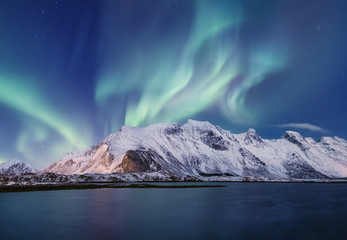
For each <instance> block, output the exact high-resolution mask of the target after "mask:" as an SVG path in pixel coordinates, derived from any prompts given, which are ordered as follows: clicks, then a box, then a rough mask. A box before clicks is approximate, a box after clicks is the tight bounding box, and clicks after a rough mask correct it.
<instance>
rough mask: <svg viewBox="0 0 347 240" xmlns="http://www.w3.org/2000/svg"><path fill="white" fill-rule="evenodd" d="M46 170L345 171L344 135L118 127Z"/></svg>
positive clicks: (282, 175)
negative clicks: (263, 134) (266, 134)
mask: <svg viewBox="0 0 347 240" xmlns="http://www.w3.org/2000/svg"><path fill="white" fill-rule="evenodd" d="M46 171H47V172H53V173H58V174H86V173H122V174H124V173H154V172H162V173H163V172H165V173H168V174H170V175H171V176H195V177H201V176H239V177H247V178H248V177H250V178H252V177H264V178H269V179H270V178H271V179H292V178H298V179H311V178H316V179H317V178H320V179H321V178H332V177H338V178H341V177H347V141H345V140H343V139H341V138H338V137H334V138H331V137H324V138H322V139H321V140H320V141H315V140H314V139H312V138H304V137H303V136H301V135H300V134H299V133H297V132H293V131H287V132H286V133H285V135H284V136H283V137H282V138H280V139H274V140H269V139H263V138H262V137H260V136H259V135H258V134H257V133H256V132H255V130H254V129H250V130H248V132H246V133H241V134H232V133H230V132H229V131H226V130H223V129H221V128H220V127H216V126H214V125H212V124H210V123H208V122H198V121H193V120H189V121H188V122H187V123H186V124H184V125H182V126H181V125H179V124H177V123H158V124H154V125H151V126H148V127H145V128H140V127H122V128H121V130H120V131H119V132H117V133H113V134H111V135H109V136H108V137H107V138H106V139H105V140H103V141H101V142H100V143H99V144H97V145H95V146H92V147H90V148H88V149H82V150H76V151H75V152H74V153H70V154H67V155H66V156H65V157H64V158H63V159H62V160H61V161H60V162H58V163H54V164H52V165H51V166H50V167H49V168H48V169H47V170H46Z"/></svg>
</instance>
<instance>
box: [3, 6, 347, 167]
mask: <svg viewBox="0 0 347 240" xmlns="http://www.w3.org/2000/svg"><path fill="white" fill-rule="evenodd" d="M346 9H347V1H338V0H305V1H300V0H296V1H293V0H282V1H281V0H273V1H272V0H243V1H241V0H240V1H233V0H225V1H223V0H214V1H212V0H206V1H204V0H196V1H193V0H189V1H185V0H176V1H174V0H138V1H136V0H122V1H118V0H114V1H111V0H81V1H79V0H64V1H63V0H57V1H51V0H1V2H0V116H1V117H0V134H1V135H0V161H7V160H10V159H13V158H18V159H20V160H23V161H25V162H27V163H30V164H32V165H33V166H34V167H37V168H43V167H47V166H48V165H49V164H50V163H52V162H54V161H58V160H59V159H60V158H61V157H62V156H63V155H64V154H65V153H67V152H69V151H72V150H74V149H75V148H80V147H88V146H90V145H92V144H96V143H97V142H98V141H100V140H102V139H103V138H104V137H106V136H107V135H108V134H110V133H112V132H115V131H117V130H118V129H119V128H120V127H121V126H122V125H128V126H147V125H149V124H152V123H156V122H163V121H165V122H179V123H185V122H186V121H187V119H189V118H191V119H196V120H204V121H205V120H206V121H209V122H211V123H213V124H215V125H219V126H221V127H223V128H225V129H228V130H230V131H231V132H233V133H240V132H243V131H247V129H248V128H250V127H252V128H255V129H256V130H257V132H258V133H259V134H260V135H262V136H263V137H266V138H278V137H281V136H282V135H283V134H284V131H285V130H288V129H292V130H296V131H299V132H301V133H302V134H303V135H304V136H312V137H314V138H316V139H318V138H319V137H321V136H323V135H328V136H334V135H337V136H339V137H342V138H347V128H346V127H345V125H346V122H347V95H346V93H345V91H346V89H347V82H346V78H347V14H346Z"/></svg>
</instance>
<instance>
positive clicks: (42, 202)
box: [0, 183, 347, 239]
mask: <svg viewBox="0 0 347 240" xmlns="http://www.w3.org/2000/svg"><path fill="white" fill-rule="evenodd" d="M223 185H225V186H227V187H225V188H195V189H190V188H183V189H90V190H62V191H45V192H21V193H2V194H0V211H1V212H0V239H105V238H112V239H346V237H347V184H322V183H223Z"/></svg>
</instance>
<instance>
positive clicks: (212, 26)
mask: <svg viewBox="0 0 347 240" xmlns="http://www.w3.org/2000/svg"><path fill="white" fill-rule="evenodd" d="M231 2H232V1H225V2H222V1H221V2H218V4H216V3H215V2H213V1H194V2H193V3H194V7H195V19H194V22H193V25H192V26H191V29H190V31H189V34H188V35H187V36H185V41H184V42H183V43H181V44H178V43H176V42H174V41H173V40H172V41H167V42H159V41H158V44H157V45H156V48H155V49H153V51H146V50H144V48H145V47H144V46H143V45H142V42H143V41H145V40H147V39H146V37H147V36H142V37H143V38H141V36H139V39H138V41H137V42H135V46H131V49H132V50H129V51H130V52H129V54H128V55H127V56H125V57H124V58H123V59H122V63H118V64H117V65H112V63H113V59H116V56H115V55H114V53H112V51H110V55H109V56H108V58H107V59H106V61H105V63H104V65H105V66H104V68H103V71H102V73H101V74H100V77H99V79H98V82H97V86H96V91H95V100H96V102H97V104H99V105H101V106H110V105H112V97H117V96H121V95H122V94H127V96H128V100H127V104H126V110H125V125H128V126H139V125H148V124H151V123H155V122H160V121H181V120H184V119H187V118H189V117H193V116H194V115H196V114H198V113H200V112H202V111H204V110H207V109H209V108H211V107H213V106H218V107H219V109H220V110H221V111H222V114H223V115H224V116H225V117H226V118H228V119H230V121H232V122H244V123H246V122H247V121H253V122H254V121H256V118H255V116H254V114H252V113H250V112H249V110H248V109H247V106H246V104H245V99H246V95H247V91H249V89H251V88H252V87H253V86H255V85H257V84H259V83H261V82H262V81H264V79H265V78H266V76H267V75H268V74H269V73H271V72H273V71H277V70H279V69H281V68H282V67H283V66H284V65H285V61H284V60H283V57H282V56H279V54H278V53H277V51H276V50H277V47H278V46H277V47H269V46H271V44H265V45H264V46H257V47H253V48H252V49H250V53H249V55H248V54H247V55H246V54H245V53H243V51H242V50H243V48H242V43H240V38H239V36H238V33H239V28H240V27H241V26H242V22H243V21H242V20H243V19H242V18H243V16H242V14H241V9H240V4H238V5H234V6H233V5H229V4H230V3H231ZM105 24H106V25H112V21H111V20H110V19H109V18H106V19H105ZM141 40H142V41H141ZM105 48H106V49H112V46H105ZM240 76H241V77H242V81H241V82H236V83H235V84H233V81H235V79H237V77H240ZM231 85H232V86H233V87H232V88H230V86H231ZM134 89H135V90H136V91H135V96H131V95H130V96H129V95H128V93H129V91H130V90H131V91H133V90H134ZM111 122H112V121H111Z"/></svg>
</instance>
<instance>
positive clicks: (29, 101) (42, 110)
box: [0, 75, 90, 148]
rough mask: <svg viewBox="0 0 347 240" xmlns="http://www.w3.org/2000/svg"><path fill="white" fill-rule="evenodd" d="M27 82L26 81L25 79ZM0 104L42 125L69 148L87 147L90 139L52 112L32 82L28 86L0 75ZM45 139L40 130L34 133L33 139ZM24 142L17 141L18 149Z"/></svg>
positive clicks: (60, 115)
mask: <svg viewBox="0 0 347 240" xmlns="http://www.w3.org/2000/svg"><path fill="white" fill-rule="evenodd" d="M26 80H27V79H26ZM0 86H1V88H0V102H1V103H2V104H5V105H7V106H8V107H10V108H13V109H16V110H17V111H19V112H21V113H23V114H26V115H28V116H30V117H32V118H34V119H36V120H39V121H40V122H42V123H44V124H45V125H47V126H48V127H50V128H51V129H53V130H54V131H56V132H57V133H58V134H60V136H62V137H63V138H64V139H65V140H66V141H67V142H68V143H69V144H70V145H71V146H73V147H81V146H88V145H89V143H90V141H89V140H90V138H89V137H88V136H85V133H84V134H82V135H81V133H79V131H78V129H79V128H78V127H77V126H75V125H74V124H71V122H69V121H68V120H67V118H64V117H63V115H62V114H61V113H58V112H56V111H55V110H54V106H51V105H49V104H48V101H47V99H43V98H42V97H40V96H42V94H40V93H41V92H40V91H39V86H35V85H34V82H31V84H28V81H23V80H22V79H19V78H14V77H9V76H4V75H0ZM45 137H46V135H45V133H44V132H43V131H42V129H41V130H39V131H37V132H35V135H34V139H36V140H42V139H44V138H45ZM22 142H24V140H21V139H19V143H18V144H19V145H18V147H19V148H21V146H22V144H21V143H22Z"/></svg>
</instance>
